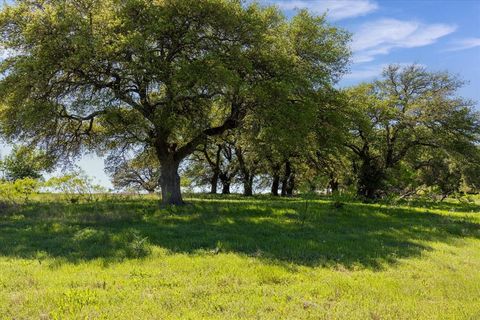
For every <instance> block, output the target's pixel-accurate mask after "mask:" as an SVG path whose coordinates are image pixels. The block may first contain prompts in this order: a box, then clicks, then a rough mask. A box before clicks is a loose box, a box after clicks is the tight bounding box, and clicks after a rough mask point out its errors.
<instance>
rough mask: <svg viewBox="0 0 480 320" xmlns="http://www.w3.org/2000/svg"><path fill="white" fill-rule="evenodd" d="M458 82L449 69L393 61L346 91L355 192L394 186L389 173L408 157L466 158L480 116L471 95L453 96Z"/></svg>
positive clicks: (368, 193)
mask: <svg viewBox="0 0 480 320" xmlns="http://www.w3.org/2000/svg"><path fill="white" fill-rule="evenodd" d="M461 86H462V82H461V81H460V80H458V79H457V78H456V77H454V76H452V75H450V74H448V73H444V72H428V71H427V70H425V68H423V67H419V66H415V65H413V66H408V67H405V68H400V67H399V66H395V65H392V66H389V67H388V68H386V69H385V71H384V74H383V79H382V80H381V81H377V82H375V83H372V84H363V85H359V86H357V87H355V88H351V89H349V90H347V91H346V94H347V97H348V99H347V103H348V106H349V108H350V128H349V130H350V133H351V134H352V137H351V138H350V139H349V141H347V143H346V144H345V145H346V146H347V147H348V148H349V149H350V150H351V152H352V154H353V155H354V156H355V158H354V160H357V163H355V164H356V168H355V170H356V173H357V174H356V175H357V181H358V194H359V196H362V197H364V198H369V199H373V198H376V197H381V196H384V195H385V194H386V193H388V192H390V191H392V190H389V188H388V179H389V178H391V177H392V175H393V176H395V174H394V173H395V171H397V174H396V176H397V177H401V176H402V175H403V174H402V173H401V172H402V170H403V169H402V167H405V166H404V164H402V162H405V160H406V159H407V158H409V157H413V158H419V157H420V156H421V155H423V154H424V153H428V152H430V151H431V150H437V151H440V152H444V153H445V152H446V153H450V154H455V155H456V156H458V157H460V158H463V159H465V158H468V157H469V156H470V155H471V153H472V152H474V151H475V150H476V148H477V147H476V143H478V141H479V139H480V117H479V114H478V113H477V112H475V110H474V109H473V108H472V103H471V102H470V101H466V100H463V99H461V98H459V97H457V90H458V89H459V88H460V87H461ZM399 173H400V175H398V174H399ZM404 173H407V172H406V171H404ZM456 180H457V181H459V179H456ZM450 183H451V182H449V183H448V184H450ZM397 186H398V184H397ZM393 191H394V190H393Z"/></svg>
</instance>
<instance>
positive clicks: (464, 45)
mask: <svg viewBox="0 0 480 320" xmlns="http://www.w3.org/2000/svg"><path fill="white" fill-rule="evenodd" d="M475 47H480V38H466V39H461V40H457V41H455V42H454V43H452V45H451V47H450V48H448V49H447V50H446V51H461V50H467V49H471V48H475Z"/></svg>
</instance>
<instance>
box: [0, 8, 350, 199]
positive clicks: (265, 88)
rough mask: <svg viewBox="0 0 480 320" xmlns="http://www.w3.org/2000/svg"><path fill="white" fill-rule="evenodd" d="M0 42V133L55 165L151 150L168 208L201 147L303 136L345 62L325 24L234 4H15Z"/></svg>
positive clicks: (338, 34)
mask: <svg viewBox="0 0 480 320" xmlns="http://www.w3.org/2000/svg"><path fill="white" fill-rule="evenodd" d="M0 31H1V32H2V35H3V36H2V41H1V43H0V44H1V46H2V47H3V48H5V49H7V50H10V51H12V52H14V53H15V54H13V55H12V56H11V57H9V58H8V59H5V61H3V62H2V64H1V65H0V73H1V74H2V75H3V77H2V80H1V81H0V101H1V103H2V107H1V108H0V123H1V124H2V133H3V134H4V135H6V136H7V137H8V138H9V139H11V140H20V141H25V142H29V143H30V144H31V145H41V146H47V147H48V149H49V150H48V151H49V154H52V155H54V156H55V157H56V158H57V159H60V160H62V159H63V160H65V159H67V158H71V157H72V156H75V155H78V154H79V153H81V152H84V151H85V150H94V151H98V152H112V151H113V153H114V154H116V153H117V152H136V151H138V150H142V149H151V150H154V151H155V156H156V157H157V160H158V161H159V162H160V163H161V170H162V171H163V172H162V173H161V177H162V178H161V179H160V181H161V184H162V193H163V197H162V198H163V201H164V202H165V203H170V204H181V203H182V199H181V193H180V181H179V180H180V178H179V176H178V174H177V171H178V168H179V165H180V162H181V161H182V160H184V159H185V158H187V157H188V156H190V155H191V154H192V153H193V152H194V151H195V150H196V148H197V147H198V146H199V145H202V144H204V143H205V142H206V140H207V138H208V137H213V136H218V135H221V134H223V133H225V132H226V131H227V130H230V129H234V128H237V127H239V126H244V125H246V124H247V123H249V120H248V119H249V118H250V119H258V118H261V117H263V118H264V119H263V120H262V121H263V122H271V125H273V126H276V127H277V128H279V127H282V124H284V123H285V119H288V120H289V121H290V122H291V123H292V124H293V123H295V132H297V137H299V136H301V135H302V133H304V131H303V130H302V128H303V127H305V128H306V129H308V128H309V127H308V126H304V125H305V124H307V123H308V119H309V117H310V115H312V114H314V110H315V106H317V105H318V103H317V102H318V100H316V99H315V97H316V96H318V95H319V92H321V91H323V90H324V89H325V88H327V87H331V86H332V84H333V83H334V82H335V81H336V80H337V79H338V76H339V75H340V74H342V73H343V72H344V71H345V66H346V62H347V59H348V57H349V50H348V49H347V42H348V40H349V36H348V34H346V33H345V32H344V31H343V30H341V29H338V28H336V27H333V26H330V25H328V24H327V23H326V22H325V19H324V18H323V17H316V16H312V15H310V14H308V13H307V12H306V11H301V12H300V13H299V14H298V15H297V16H295V17H294V18H293V19H291V20H287V19H286V17H284V16H283V15H282V14H281V13H280V11H279V10H278V9H277V8H275V7H262V6H260V5H258V4H250V5H247V4H244V3H242V2H241V1H236V0H208V1H197V0H168V1H142V0H132V1H124V2H122V1H120V2H118V1H113V0H108V1H97V0H92V1H86V2H85V1H79V0H75V1H65V0H63V1H53V2H51V1H40V0H34V1H17V2H15V3H13V4H7V5H5V6H4V7H3V8H2V11H1V12H0ZM276 114H278V115H279V117H275V115H276ZM270 120H272V121H270ZM247 130H250V127H249V128H248V129H247ZM265 131H268V129H267V130H265ZM255 134H260V135H263V134H264V135H266V136H273V135H272V132H265V133H259V132H258V130H255ZM281 136H282V137H283V138H281V139H278V140H279V148H280V149H283V147H286V146H287V145H288V144H289V143H288V141H292V140H291V139H288V138H287V137H288V135H286V134H282V135H281ZM301 140H302V139H298V140H297V141H301Z"/></svg>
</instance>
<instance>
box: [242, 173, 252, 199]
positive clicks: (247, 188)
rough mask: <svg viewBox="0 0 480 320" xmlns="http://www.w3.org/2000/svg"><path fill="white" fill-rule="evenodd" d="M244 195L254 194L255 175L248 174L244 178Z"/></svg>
mask: <svg viewBox="0 0 480 320" xmlns="http://www.w3.org/2000/svg"><path fill="white" fill-rule="evenodd" d="M243 195H244V196H252V195H253V175H250V174H248V175H246V176H245V178H244V180H243Z"/></svg>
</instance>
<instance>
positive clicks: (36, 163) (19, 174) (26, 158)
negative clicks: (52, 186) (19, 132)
mask: <svg viewBox="0 0 480 320" xmlns="http://www.w3.org/2000/svg"><path fill="white" fill-rule="evenodd" d="M52 165H53V163H52V161H51V159H49V157H47V156H46V155H45V154H43V153H41V152H38V151H36V150H34V149H32V148H29V147H26V146H15V147H14V148H13V150H12V152H11V154H9V155H8V156H6V157H5V158H4V159H3V160H2V161H0V171H2V172H3V178H4V179H6V180H8V181H15V180H21V179H25V178H32V179H40V178H41V177H42V175H41V173H42V172H44V171H47V170H48V169H50V168H51V167H52Z"/></svg>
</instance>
